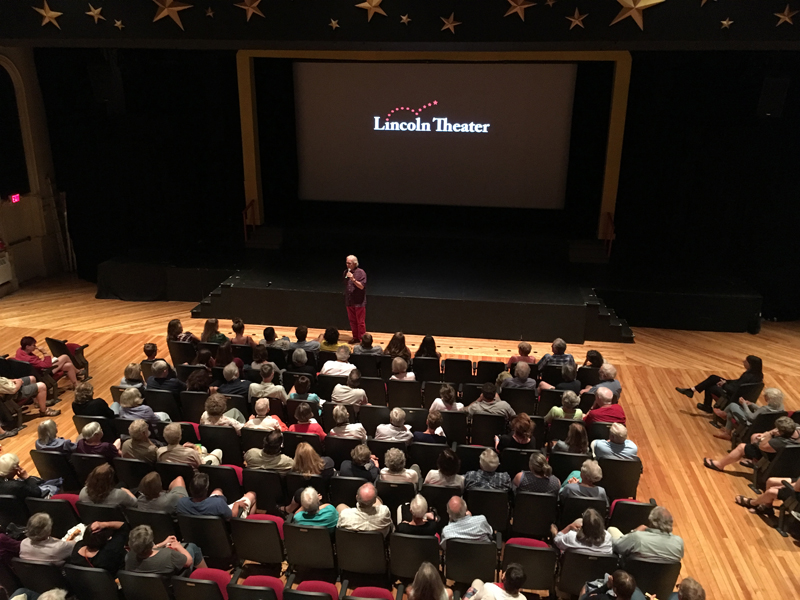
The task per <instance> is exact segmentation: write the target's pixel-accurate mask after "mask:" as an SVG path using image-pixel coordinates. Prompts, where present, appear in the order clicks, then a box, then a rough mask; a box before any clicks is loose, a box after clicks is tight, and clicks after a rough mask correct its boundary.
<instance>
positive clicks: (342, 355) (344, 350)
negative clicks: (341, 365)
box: [336, 344, 350, 362]
mask: <svg viewBox="0 0 800 600" xmlns="http://www.w3.org/2000/svg"><path fill="white" fill-rule="evenodd" d="M348 358H350V346H348V345H347V344H345V345H344V346H339V347H338V348H337V349H336V360H338V361H339V362H347V359H348Z"/></svg>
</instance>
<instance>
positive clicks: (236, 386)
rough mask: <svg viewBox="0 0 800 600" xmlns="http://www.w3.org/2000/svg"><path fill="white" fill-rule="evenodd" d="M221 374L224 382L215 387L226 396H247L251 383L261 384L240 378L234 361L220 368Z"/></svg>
mask: <svg viewBox="0 0 800 600" xmlns="http://www.w3.org/2000/svg"><path fill="white" fill-rule="evenodd" d="M266 366H269V365H266ZM262 367H263V365H262ZM222 376H223V377H224V378H225V382H224V383H222V384H221V385H220V386H219V387H218V388H217V392H219V393H220V394H225V395H227V396H242V397H243V398H247V397H248V394H249V393H250V386H251V385H256V386H258V385H263V384H258V383H250V382H249V381H248V380H246V379H242V378H240V377H239V367H237V366H236V363H233V362H231V363H228V364H227V365H225V367H224V368H223V369H222ZM262 377H263V372H262ZM267 383H269V382H267ZM276 387H277V386H276ZM256 389H258V388H256ZM281 391H283V388H281ZM283 394H284V398H285V397H286V392H285V391H283Z"/></svg>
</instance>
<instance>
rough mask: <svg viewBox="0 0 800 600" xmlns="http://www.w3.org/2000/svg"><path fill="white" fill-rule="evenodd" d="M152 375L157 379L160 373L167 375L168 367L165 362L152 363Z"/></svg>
mask: <svg viewBox="0 0 800 600" xmlns="http://www.w3.org/2000/svg"><path fill="white" fill-rule="evenodd" d="M152 371H153V375H154V376H156V377H158V376H159V375H161V373H168V372H169V365H168V364H167V361H165V360H157V361H156V362H154V363H153V368H152Z"/></svg>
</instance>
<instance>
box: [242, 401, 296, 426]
mask: <svg viewBox="0 0 800 600" xmlns="http://www.w3.org/2000/svg"><path fill="white" fill-rule="evenodd" d="M253 409H254V410H255V413H256V414H255V415H250V418H249V419H248V420H247V423H245V424H244V426H245V428H247V429H261V430H262V431H272V430H273V429H280V430H281V431H286V430H288V429H289V428H288V427H287V426H286V423H284V422H283V421H282V420H281V418H280V417H279V416H277V415H271V414H269V398H259V399H258V400H256V403H255V405H254V406H253Z"/></svg>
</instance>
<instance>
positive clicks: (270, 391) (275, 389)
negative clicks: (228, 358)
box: [220, 363, 288, 404]
mask: <svg viewBox="0 0 800 600" xmlns="http://www.w3.org/2000/svg"><path fill="white" fill-rule="evenodd" d="M226 368H227V367H226ZM258 370H259V374H260V375H261V383H251V384H249V385H248V386H247V388H248V389H247V393H245V394H242V395H243V396H244V397H245V398H278V399H279V400H280V401H281V402H283V403H284V404H285V403H286V400H287V398H288V396H287V395H286V390H285V389H283V386H282V385H275V384H274V383H272V380H273V379H274V378H275V369H274V368H273V367H272V365H271V364H270V363H264V364H263V365H261V367H259V369H258ZM239 381H244V380H242V379H240V380H239ZM245 383H246V382H245ZM222 387H223V386H220V393H229V392H224V391H221V390H222ZM267 404H269V402H267Z"/></svg>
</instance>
